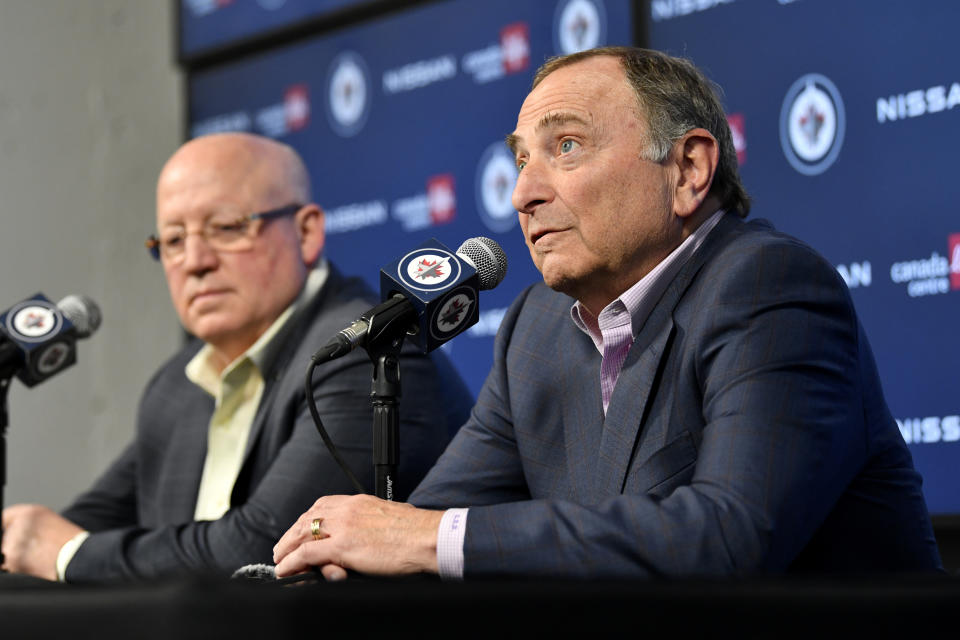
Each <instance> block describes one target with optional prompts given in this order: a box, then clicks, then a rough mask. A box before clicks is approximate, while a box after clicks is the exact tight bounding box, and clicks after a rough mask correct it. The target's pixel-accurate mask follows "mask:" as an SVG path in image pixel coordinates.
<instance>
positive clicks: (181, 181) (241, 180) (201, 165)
mask: <svg viewBox="0 0 960 640" xmlns="http://www.w3.org/2000/svg"><path fill="white" fill-rule="evenodd" d="M289 182H290V181H289V180H287V179H286V178H285V177H284V176H283V175H282V172H281V171H279V169H278V168H277V166H276V165H273V164H271V163H270V162H269V161H268V159H267V158H262V157H261V158H258V157H254V156H251V155H250V154H246V153H236V154H231V153H230V149H225V148H215V149H212V150H208V149H200V150H199V152H197V153H189V154H183V155H180V156H179V157H178V156H174V157H173V158H171V160H170V162H168V163H167V166H166V167H164V170H163V172H162V173H161V175H160V178H159V180H158V182H157V223H158V225H163V224H183V223H185V222H187V221H198V222H200V221H203V220H205V219H208V218H211V217H214V216H217V217H230V216H235V217H240V216H245V215H249V214H252V213H256V212H258V211H260V210H266V209H270V208H276V207H279V206H283V205H285V204H289V203H290V202H293V201H295V200H298V198H297V197H295V196H296V194H295V193H293V192H294V191H295V190H294V189H292V188H290V185H289Z"/></svg>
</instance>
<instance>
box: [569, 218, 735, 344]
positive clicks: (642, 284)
mask: <svg viewBox="0 0 960 640" xmlns="http://www.w3.org/2000/svg"><path fill="white" fill-rule="evenodd" d="M724 213H725V212H724V210H723V209H720V210H718V211H715V212H714V213H713V214H712V215H711V216H710V217H709V218H707V219H706V220H705V221H704V222H703V224H701V225H700V226H699V227H697V229H696V230H695V231H694V232H693V233H691V234H690V235H689V236H687V238H686V239H685V240H684V241H683V242H681V243H680V246H678V247H677V248H676V249H674V250H673V251H671V252H670V254H669V255H668V256H667V257H666V258H664V259H663V260H661V261H660V263H659V264H658V265H657V266H656V267H654V268H653V269H652V270H651V271H650V273H648V274H647V275H645V276H643V277H642V278H641V279H640V280H639V281H638V282H637V283H636V284H634V285H633V286H632V287H630V288H629V289H627V290H626V291H624V292H623V293H622V294H620V297H619V298H617V299H616V300H614V301H613V302H611V303H610V304H608V305H607V306H606V307H604V308H603V310H602V311H601V312H600V315H599V316H597V317H596V318H594V317H593V314H591V313H590V311H589V310H588V309H587V308H586V307H585V306H583V305H582V304H580V301H579V300H577V301H576V302H574V303H573V306H572V307H570V319H571V320H573V324H575V325H576V326H577V328H578V329H580V330H581V331H583V332H584V333H585V334H587V335H588V336H590V338H591V339H592V340H593V343H594V344H595V345H597V348H598V349H599V350H600V352H601V353H603V338H602V336H601V329H603V328H605V327H606V326H607V325H612V324H619V323H622V322H623V321H624V320H623V319H624V312H625V311H626V312H627V313H629V317H630V322H631V325H632V326H631V332H632V333H633V337H634V338H636V337H637V334H638V333H640V330H641V329H642V328H643V325H644V323H645V322H646V321H647V318H648V317H649V316H650V313H651V312H652V311H653V308H654V307H655V306H656V304H657V301H658V300H659V299H660V296H661V295H662V294H663V292H664V291H666V289H667V287H668V286H669V284H670V281H671V280H673V278H674V276H676V275H677V272H679V271H680V269H681V267H683V265H684V264H686V262H687V261H688V260H689V259H690V258H691V257H693V254H694V252H696V250H697V249H699V248H700V245H702V244H703V242H704V241H705V240H706V239H707V235H709V233H710V232H711V231H712V230H713V228H714V227H716V226H717V223H718V222H720V219H721V218H722V217H723V214H724Z"/></svg>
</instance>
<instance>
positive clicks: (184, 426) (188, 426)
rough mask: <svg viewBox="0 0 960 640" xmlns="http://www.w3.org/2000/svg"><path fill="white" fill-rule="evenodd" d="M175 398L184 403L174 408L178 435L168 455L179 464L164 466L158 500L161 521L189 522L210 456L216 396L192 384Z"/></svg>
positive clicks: (168, 458) (176, 433)
mask: <svg viewBox="0 0 960 640" xmlns="http://www.w3.org/2000/svg"><path fill="white" fill-rule="evenodd" d="M175 402H178V403H186V406H185V407H182V408H179V409H175V410H174V409H171V415H179V416H182V417H181V418H178V419H177V427H176V431H175V436H174V437H173V439H172V440H171V441H170V448H169V452H168V453H166V454H165V458H166V459H167V460H169V461H176V464H169V465H165V466H164V471H163V474H162V476H161V477H162V481H161V486H160V487H159V490H158V492H157V504H158V505H159V507H160V510H161V513H160V514H159V516H158V521H159V522H190V521H192V520H193V516H194V514H195V512H196V509H197V494H198V492H199V490H200V478H201V476H202V474H203V466H204V460H205V459H206V456H207V430H208V428H209V425H210V415H211V413H212V412H213V408H212V405H213V400H212V399H211V398H210V396H208V395H207V394H206V393H205V392H203V391H201V390H200V389H199V388H190V389H188V390H187V391H186V392H184V393H183V394H181V397H180V398H177V399H176V400H175Z"/></svg>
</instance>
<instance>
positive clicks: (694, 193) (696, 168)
mask: <svg viewBox="0 0 960 640" xmlns="http://www.w3.org/2000/svg"><path fill="white" fill-rule="evenodd" d="M673 153H674V158H675V161H676V163H677V168H678V169H679V172H680V173H679V179H678V181H677V186H676V191H675V192H674V199H673V211H674V213H676V214H677V215H678V216H679V217H681V218H686V217H688V216H691V215H693V214H694V213H696V212H697V210H698V209H699V208H700V205H701V204H702V203H703V201H704V200H706V198H707V194H708V193H709V192H710V185H712V184H713V176H714V173H716V171H717V163H718V162H719V157H720V148H719V145H718V144H717V139H716V138H714V137H713V135H711V133H710V132H709V131H707V130H706V129H691V130H690V131H688V132H687V133H686V134H684V136H683V137H682V138H680V139H679V140H677V142H676V144H674V147H673Z"/></svg>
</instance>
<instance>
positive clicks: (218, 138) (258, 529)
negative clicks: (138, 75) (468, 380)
mask: <svg viewBox="0 0 960 640" xmlns="http://www.w3.org/2000/svg"><path fill="white" fill-rule="evenodd" d="M157 225H158V226H157V228H158V233H157V235H156V236H152V237H151V239H150V240H149V241H148V247H149V248H150V249H151V252H152V253H153V255H154V257H155V258H157V259H159V261H160V262H161V264H162V266H163V269H164V273H165V275H166V278H167V283H168V285H169V289H170V295H171V298H172V300H173V304H174V307H175V308H176V310H177V313H178V315H179V316H180V319H181V321H182V322H183V325H184V327H185V328H186V329H187V330H188V331H189V332H190V333H192V334H193V335H194V336H196V338H197V339H196V340H194V341H192V342H191V343H190V344H188V345H187V346H186V347H185V348H184V349H182V350H181V351H180V352H178V353H177V354H176V355H175V356H173V358H172V359H171V360H169V361H168V362H167V363H166V364H164V365H163V366H162V367H161V368H160V370H159V371H158V372H157V373H156V374H155V376H154V377H153V379H152V380H151V381H150V383H149V384H148V386H147V389H146V391H145V393H144V396H143V398H142V400H141V403H140V408H139V415H138V424H137V433H136V437H135V438H134V441H133V442H132V444H130V446H129V447H128V448H127V449H126V450H125V451H124V452H123V453H122V454H121V456H120V457H119V458H118V459H117V461H116V462H115V463H114V464H113V465H112V466H111V467H110V468H109V469H108V470H107V471H106V472H105V473H104V475H103V476H102V477H101V478H100V479H99V480H98V481H97V482H96V484H95V485H94V486H93V488H92V489H91V490H89V491H88V492H86V493H84V494H83V495H81V496H80V497H79V498H78V499H77V500H76V502H75V503H74V504H73V505H71V506H70V507H68V508H67V509H66V510H65V511H64V512H63V514H62V515H58V514H56V513H54V512H53V511H51V510H50V509H47V508H46V507H42V506H39V505H16V506H12V507H10V508H8V509H6V510H4V512H3V527H4V536H3V552H4V555H5V558H6V563H5V567H6V568H8V569H9V570H11V571H15V572H20V573H27V574H32V575H36V576H39V577H43V578H48V579H58V578H59V579H61V580H66V581H68V582H91V581H107V580H119V579H132V578H141V579H142V578H150V577H157V576H165V575H170V574H174V573H181V572H186V571H192V572H208V571H209V572H218V573H224V572H226V573H229V572H232V571H234V570H236V569H237V568H239V567H241V566H243V565H247V564H252V563H263V562H269V561H270V557H271V548H272V546H273V544H274V542H275V541H276V539H277V538H278V537H279V536H280V534H281V533H282V532H283V531H284V530H285V529H286V528H287V527H289V526H290V523H292V522H293V521H294V520H295V519H296V517H297V515H298V514H300V513H301V512H302V511H303V510H304V509H306V508H307V507H308V506H309V505H310V503H311V502H312V500H313V499H314V498H315V497H316V495H317V493H318V492H320V493H325V492H330V493H345V492H346V493H349V492H353V491H354V489H353V486H352V484H351V483H350V482H348V480H347V477H346V475H345V474H344V472H343V471H342V470H341V469H340V468H339V467H338V466H337V465H336V463H335V462H334V460H333V458H332V457H331V454H330V452H329V451H327V449H326V448H325V447H324V445H323V443H322V440H321V438H320V437H319V435H318V434H317V432H316V430H315V428H314V424H313V421H312V420H311V417H310V415H309V412H308V409H307V404H306V401H305V395H304V372H305V371H306V368H307V365H308V363H309V362H310V356H311V354H312V353H313V352H314V351H315V350H316V349H317V348H319V347H320V346H321V345H323V344H324V343H325V342H326V341H327V340H328V339H329V338H330V337H331V336H333V335H334V334H335V333H336V332H337V331H339V330H340V329H342V328H343V327H344V326H346V325H347V324H349V323H350V322H351V321H353V320H354V319H355V318H356V317H357V316H359V315H360V314H361V313H363V312H364V311H366V310H367V309H369V308H370V307H371V306H372V305H374V304H376V302H377V300H375V299H374V298H373V296H372V293H371V292H370V291H369V290H368V289H367V288H366V286H365V285H363V284H362V283H361V282H360V281H358V280H352V279H346V278H344V277H343V276H341V275H340V274H339V273H338V272H337V270H336V269H335V268H334V266H333V265H332V264H330V263H329V262H328V261H327V260H325V259H324V258H323V256H322V249H323V246H324V230H323V212H322V210H321V209H320V208H319V207H318V206H317V205H316V204H312V198H311V194H310V185H309V179H308V176H307V172H306V170H305V168H304V166H303V163H302V161H301V160H300V158H299V157H298V156H297V154H296V153H295V152H294V151H293V150H292V149H291V148H289V147H287V146H286V145H282V144H280V143H277V142H275V141H272V140H269V139H266V138H261V137H259V136H253V135H248V134H220V135H213V136H207V137H202V138H198V139H196V140H193V141H191V142H188V143H187V144H185V145H184V146H183V147H181V148H180V150H178V151H177V152H176V153H175V154H174V155H173V157H172V158H171V159H170V160H169V161H168V162H167V164H166V165H165V167H164V168H163V171H162V172H161V174H160V178H159V181H158V185H157ZM401 370H402V374H403V381H404V386H403V391H404V393H403V397H402V398H401V402H400V407H399V414H400V417H401V427H400V433H401V437H400V442H401V459H400V463H399V468H400V473H399V474H398V477H399V482H400V486H399V487H397V493H398V494H399V495H401V496H406V495H407V494H408V493H409V491H410V490H411V489H412V488H413V487H414V486H416V483H417V482H418V481H419V480H420V478H422V476H423V474H424V473H425V472H426V470H427V469H429V467H430V465H431V464H432V463H433V462H434V461H435V460H436V457H437V456H438V455H439V454H440V452H441V451H442V450H443V448H444V446H445V445H446V443H447V442H448V441H449V438H450V435H451V434H452V433H453V431H454V430H455V429H456V428H457V427H459V426H460V425H461V424H462V423H463V421H464V420H465V418H466V415H467V412H468V410H469V407H470V404H471V403H472V399H471V398H470V396H469V393H468V392H467V390H466V388H465V387H464V386H463V384H462V382H461V381H460V379H459V378H458V376H457V375H456V373H454V372H453V370H452V369H451V368H450V366H449V363H447V362H446V361H445V360H444V359H443V358H442V356H439V355H438V356H434V357H426V356H423V355H420V354H418V353H416V352H415V351H414V350H413V349H412V348H410V349H408V350H407V351H406V352H405V354H404V355H403V356H402V358H401ZM371 374H372V364H371V363H370V361H369V360H368V359H367V357H366V355H365V354H364V353H363V351H362V350H358V351H355V352H353V353H351V354H349V355H348V356H346V357H344V358H341V359H339V360H336V361H334V362H331V363H328V364H325V365H322V366H320V367H318V368H317V369H316V371H315V373H314V377H313V383H314V398H315V399H316V402H317V407H318V409H319V413H320V416H321V417H322V418H323V420H324V425H325V427H326V430H327V431H328V432H329V434H330V436H331V438H332V440H333V442H334V443H335V444H336V445H337V447H338V449H339V450H340V452H341V454H342V455H343V457H344V458H345V459H346V461H347V463H348V465H349V466H350V467H351V468H352V470H353V471H354V473H356V474H357V475H358V476H359V477H360V478H361V479H362V480H365V481H366V485H367V487H368V488H372V475H373V473H372V455H371V441H372V413H373V412H372V407H371V404H370V399H369V391H370V379H371Z"/></svg>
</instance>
